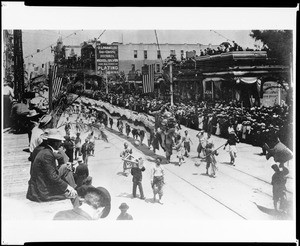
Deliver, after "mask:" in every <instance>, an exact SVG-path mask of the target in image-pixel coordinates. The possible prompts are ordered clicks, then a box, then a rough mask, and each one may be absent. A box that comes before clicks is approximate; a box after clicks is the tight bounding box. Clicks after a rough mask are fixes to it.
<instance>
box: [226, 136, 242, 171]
mask: <svg viewBox="0 0 300 246" xmlns="http://www.w3.org/2000/svg"><path fill="white" fill-rule="evenodd" d="M237 143H239V139H238V137H237V135H236V134H235V132H234V131H230V132H229V137H228V140H227V142H226V143H225V146H224V148H223V149H224V150H225V148H226V146H227V145H229V155H230V164H232V165H233V166H235V158H236V157H237V149H236V144H237Z"/></svg>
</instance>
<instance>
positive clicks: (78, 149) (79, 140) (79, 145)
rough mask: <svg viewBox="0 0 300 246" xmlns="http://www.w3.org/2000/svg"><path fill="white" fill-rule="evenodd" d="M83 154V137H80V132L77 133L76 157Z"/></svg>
mask: <svg viewBox="0 0 300 246" xmlns="http://www.w3.org/2000/svg"><path fill="white" fill-rule="evenodd" d="M80 155H81V138H80V132H77V133H76V139H75V159H77V158H78V156H80Z"/></svg>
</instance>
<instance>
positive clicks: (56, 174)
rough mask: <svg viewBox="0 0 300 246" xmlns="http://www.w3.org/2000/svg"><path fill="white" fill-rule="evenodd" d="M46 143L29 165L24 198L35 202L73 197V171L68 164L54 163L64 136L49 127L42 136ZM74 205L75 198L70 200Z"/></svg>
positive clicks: (75, 195) (74, 194) (74, 196)
mask: <svg viewBox="0 0 300 246" xmlns="http://www.w3.org/2000/svg"><path fill="white" fill-rule="evenodd" d="M44 138H45V140H46V141H47V144H46V146H45V148H43V149H41V150H40V151H39V152H38V153H37V155H36V157H35V158H34V161H33V163H32V166H31V170H30V180H29V181H28V191H27V195H26V198H27V199H29V200H31V201H35V202H45V201H52V200H62V199H67V198H71V199H75V198H76V197H77V192H76V190H75V187H76V184H75V181H74V177H73V172H72V170H70V169H69V168H68V166H67V165H66V164H65V165H61V166H60V167H59V168H58V167H57V163H56V155H55V153H57V150H58V148H59V146H60V145H61V142H62V141H63V140H64V138H63V137H62V136H61V135H60V133H59V130H58V129H50V130H49V131H48V133H47V134H46V135H45V136H44ZM72 202H74V203H73V205H74V206H75V205H76V202H75V200H72Z"/></svg>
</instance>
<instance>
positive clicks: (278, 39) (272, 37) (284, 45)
mask: <svg viewBox="0 0 300 246" xmlns="http://www.w3.org/2000/svg"><path fill="white" fill-rule="evenodd" d="M250 36H251V37H252V38H254V39H255V40H260V41H261V42H262V43H263V44H264V45H267V46H268V48H269V51H268V56H269V57H270V58H276V59H278V62H279V64H281V65H287V66H288V65H290V61H291V59H292V55H293V54H292V52H293V32H292V30H251V33H250Z"/></svg>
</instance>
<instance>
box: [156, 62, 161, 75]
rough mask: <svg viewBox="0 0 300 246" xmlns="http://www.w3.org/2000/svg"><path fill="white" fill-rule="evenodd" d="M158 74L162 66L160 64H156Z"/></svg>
mask: <svg viewBox="0 0 300 246" xmlns="http://www.w3.org/2000/svg"><path fill="white" fill-rule="evenodd" d="M156 72H157V73H160V64H159V63H157V64H156Z"/></svg>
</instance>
